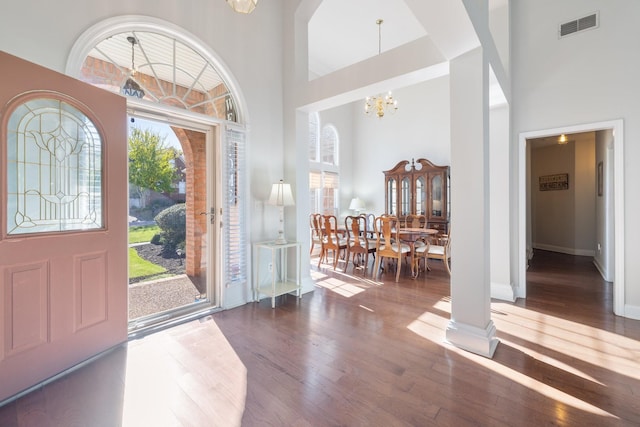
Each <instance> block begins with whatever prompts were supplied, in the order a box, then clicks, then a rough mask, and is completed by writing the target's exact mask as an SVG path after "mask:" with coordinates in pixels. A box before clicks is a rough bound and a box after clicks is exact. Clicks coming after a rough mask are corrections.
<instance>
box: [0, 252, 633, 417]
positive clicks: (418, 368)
mask: <svg viewBox="0 0 640 427" xmlns="http://www.w3.org/2000/svg"><path fill="white" fill-rule="evenodd" d="M313 264H314V263H313V262H312V265H313ZM348 273H349V274H344V273H342V272H340V271H338V272H336V273H334V272H333V271H332V270H331V269H330V268H325V267H323V268H321V269H319V270H318V269H316V268H313V267H312V275H313V277H314V279H315V280H316V290H315V292H313V293H310V294H307V295H305V296H304V297H303V298H302V300H301V301H299V300H297V299H296V298H295V297H293V296H289V295H287V296H283V297H280V298H279V299H278V301H277V306H276V308H275V309H271V307H270V301H268V300H263V301H261V302H260V303H256V304H248V305H245V306H243V307H239V308H235V309H232V310H228V311H225V312H221V313H218V314H216V315H213V316H209V317H207V318H205V319H201V320H200V321H196V322H192V323H188V324H184V325H180V326H177V327H174V328H172V329H169V330H165V331H162V332H158V333H155V334H153V335H149V336H147V337H145V338H143V339H140V340H136V341H131V342H130V343H129V344H128V345H127V346H123V347H122V348H119V349H117V350H115V351H113V352H111V353H109V354H108V355H106V356H104V357H102V358H101V359H99V360H97V361H95V362H94V363H92V364H91V365H89V366H86V367H84V368H81V369H80V370H78V371H75V372H73V373H71V374H69V375H67V376H65V377H64V378H62V379H60V380H58V381H56V382H54V383H51V384H49V385H47V386H45V387H43V388H41V389H39V390H38V391H36V392H33V393H31V394H29V395H27V396H24V397H22V398H21V399H19V400H17V401H15V402H12V403H10V404H8V405H6V406H5V407H3V408H0V426H38V427H45V426H76V425H77V426H119V425H124V426H136V427H137V426H154V427H155V426H233V425H244V426H265V425H266V426H289V425H294V426H401V425H407V426H429V425H444V426H472V425H473V426H476V425H479V426H546V425H561V426H565V425H566V426H609V425H611V426H620V425H628V426H632V425H634V426H637V425H640V321H632V320H627V319H623V318H620V317H617V316H614V315H613V313H612V289H611V284H609V283H606V282H604V281H603V280H602V279H601V278H600V276H599V275H598V273H597V271H596V270H595V268H594V267H593V265H592V264H591V261H590V259H587V258H583V257H572V256H568V255H560V254H553V253H547V252H537V253H536V256H535V257H534V259H533V261H532V263H531V267H530V270H529V273H528V298H527V299H526V300H519V301H518V302H517V303H515V304H510V303H506V302H500V301H494V302H493V303H492V318H493V321H494V322H495V324H496V326H497V329H498V337H499V338H500V344H499V346H498V348H497V350H496V352H495V355H494V358H493V359H486V358H483V357H480V356H476V355H473V354H470V353H468V352H464V351H461V350H458V349H456V348H454V347H452V346H450V345H448V344H447V343H446V342H445V341H444V338H445V328H446V326H447V323H448V321H449V317H450V299H449V278H448V276H447V274H446V272H445V271H444V269H443V268H442V266H441V265H434V266H433V270H432V271H431V272H430V273H428V274H423V275H421V276H420V277H419V278H418V279H417V280H411V279H410V278H409V277H408V276H407V275H405V274H401V280H400V282H399V283H395V282H394V281H393V280H394V274H393V273H388V274H387V275H383V276H382V278H381V279H382V281H378V280H372V279H370V278H362V276H361V275H360V274H361V273H360V272H356V274H355V275H352V274H351V268H349V271H348ZM0 386H1V385H0Z"/></svg>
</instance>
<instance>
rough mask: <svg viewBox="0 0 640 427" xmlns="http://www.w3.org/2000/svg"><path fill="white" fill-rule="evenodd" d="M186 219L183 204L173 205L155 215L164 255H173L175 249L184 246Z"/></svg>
mask: <svg viewBox="0 0 640 427" xmlns="http://www.w3.org/2000/svg"><path fill="white" fill-rule="evenodd" d="M186 218H187V216H186V206H185V204H184V203H179V204H176V205H173V206H171V207H169V208H167V209H165V210H163V211H162V212H160V213H159V214H158V215H156V218H155V220H156V224H158V227H160V229H161V230H162V232H161V236H160V238H161V241H162V245H163V252H164V254H165V255H175V250H176V248H177V247H178V246H179V245H181V244H182V245H184V241H185V238H186Z"/></svg>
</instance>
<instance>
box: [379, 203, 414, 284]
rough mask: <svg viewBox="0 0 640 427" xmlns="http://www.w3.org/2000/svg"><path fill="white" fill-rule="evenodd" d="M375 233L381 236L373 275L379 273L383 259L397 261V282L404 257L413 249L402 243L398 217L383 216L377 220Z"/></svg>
mask: <svg viewBox="0 0 640 427" xmlns="http://www.w3.org/2000/svg"><path fill="white" fill-rule="evenodd" d="M374 225H375V231H376V233H377V234H378V235H379V236H380V238H379V239H378V241H377V244H376V262H375V265H374V267H373V272H374V273H373V275H374V276H375V275H376V274H378V273H379V271H380V263H381V262H382V259H383V258H389V259H392V260H395V263H396V282H397V281H398V280H399V279H400V270H401V268H402V257H403V256H405V255H408V254H410V253H411V248H410V247H409V245H407V244H406V243H402V242H401V241H400V237H399V234H398V233H399V231H400V221H398V217H396V216H391V215H382V216H379V217H377V218H376V220H375V222H374Z"/></svg>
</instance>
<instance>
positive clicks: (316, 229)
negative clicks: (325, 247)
mask: <svg viewBox="0 0 640 427" xmlns="http://www.w3.org/2000/svg"><path fill="white" fill-rule="evenodd" d="M321 221H322V215H321V214H319V213H312V214H309V232H310V233H311V248H310V249H309V256H311V254H313V249H314V248H315V245H316V243H317V244H318V245H319V246H322V226H321Z"/></svg>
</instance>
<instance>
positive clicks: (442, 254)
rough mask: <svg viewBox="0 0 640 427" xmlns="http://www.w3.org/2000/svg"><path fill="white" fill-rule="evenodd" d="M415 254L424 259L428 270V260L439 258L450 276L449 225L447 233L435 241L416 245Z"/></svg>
mask: <svg viewBox="0 0 640 427" xmlns="http://www.w3.org/2000/svg"><path fill="white" fill-rule="evenodd" d="M416 256H417V257H420V258H423V259H424V265H425V269H426V270H427V271H430V270H431V268H430V267H429V260H430V259H439V260H441V261H442V262H443V263H444V267H445V268H446V269H447V273H449V276H451V266H450V263H451V227H449V234H447V235H444V236H441V237H439V238H438V240H436V241H435V243H431V244H429V243H428V242H427V245H426V246H423V247H416Z"/></svg>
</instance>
